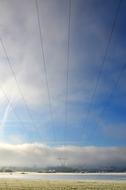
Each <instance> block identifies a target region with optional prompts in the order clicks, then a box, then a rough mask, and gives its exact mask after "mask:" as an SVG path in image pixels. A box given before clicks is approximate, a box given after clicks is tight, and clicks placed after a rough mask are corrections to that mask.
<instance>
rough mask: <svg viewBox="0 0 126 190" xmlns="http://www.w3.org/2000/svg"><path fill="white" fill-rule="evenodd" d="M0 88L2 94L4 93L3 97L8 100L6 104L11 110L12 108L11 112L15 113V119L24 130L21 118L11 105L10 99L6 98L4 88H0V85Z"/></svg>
mask: <svg viewBox="0 0 126 190" xmlns="http://www.w3.org/2000/svg"><path fill="white" fill-rule="evenodd" d="M0 89H1V91H2V93H3V95H4V97H5V98H6V100H7V102H8V105H10V107H11V110H12V111H13V113H14V114H15V116H16V118H17V120H18V121H19V123H20V124H21V125H22V126H23V128H24V130H25V126H24V123H23V122H22V120H21V119H20V117H19V116H18V114H17V112H16V111H15V109H14V107H13V105H12V103H11V101H10V100H9V98H8V96H7V94H6V92H5V91H4V89H3V88H2V86H0ZM0 123H1V121H0ZM6 123H7V122H6Z"/></svg>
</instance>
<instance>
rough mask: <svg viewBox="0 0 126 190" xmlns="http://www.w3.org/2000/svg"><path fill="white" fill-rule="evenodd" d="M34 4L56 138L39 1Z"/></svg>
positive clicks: (36, 0)
mask: <svg viewBox="0 0 126 190" xmlns="http://www.w3.org/2000/svg"><path fill="white" fill-rule="evenodd" d="M35 4H36V12H37V21H38V29H39V37H40V48H41V59H42V62H43V66H44V73H45V83H46V89H47V95H48V103H49V112H50V119H51V123H52V127H53V135H54V140H56V136H55V130H54V126H53V124H54V120H53V115H54V114H53V109H52V102H51V95H50V89H49V82H48V75H47V63H46V59H45V52H44V45H43V43H44V42H43V33H42V26H41V23H40V12H39V1H38V0H35ZM41 65H42V63H41ZM41 73H42V75H43V70H42V67H41Z"/></svg>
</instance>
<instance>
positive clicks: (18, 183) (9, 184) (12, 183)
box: [0, 179, 126, 190]
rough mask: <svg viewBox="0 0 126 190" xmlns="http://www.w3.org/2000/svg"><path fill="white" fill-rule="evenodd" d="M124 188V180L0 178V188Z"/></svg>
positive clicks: (51, 189)
mask: <svg viewBox="0 0 126 190" xmlns="http://www.w3.org/2000/svg"><path fill="white" fill-rule="evenodd" d="M5 189H7V190H13V189H15V190H16V189H17V190H18V189H20V190H25V189H27V190H31V189H32V190H37V189H38V190H39V189H42V190H76V189H77V190H126V182H107V181H101V182H99V181H98V182H93V181H44V180H10V179H7V180H5V179H1V180H0V190H5Z"/></svg>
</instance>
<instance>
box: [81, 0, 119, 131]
mask: <svg viewBox="0 0 126 190" xmlns="http://www.w3.org/2000/svg"><path fill="white" fill-rule="evenodd" d="M121 3H122V0H119V2H118V6H117V8H116V13H115V17H114V20H113V23H112V29H111V31H110V35H109V38H108V42H107V46H106V48H105V53H104V57H103V60H102V63H101V68H100V71H99V73H98V77H97V80H96V84H95V87H94V90H93V93H92V95H91V99H90V103H89V108H88V111H87V114H86V118H85V122H84V125H83V126H84V127H83V129H84V128H85V127H86V125H87V122H88V118H89V116H90V114H91V108H92V106H93V103H94V97H95V95H96V92H97V89H98V86H99V82H100V78H101V76H102V73H103V68H104V65H105V62H106V58H107V55H108V51H109V47H110V44H111V39H112V35H113V32H114V29H115V26H116V22H117V18H118V15H119V10H120V7H121Z"/></svg>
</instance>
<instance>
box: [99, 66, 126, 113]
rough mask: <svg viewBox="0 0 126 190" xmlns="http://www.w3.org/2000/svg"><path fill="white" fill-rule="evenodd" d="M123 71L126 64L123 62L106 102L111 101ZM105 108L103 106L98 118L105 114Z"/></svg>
mask: <svg viewBox="0 0 126 190" xmlns="http://www.w3.org/2000/svg"><path fill="white" fill-rule="evenodd" d="M125 69H126V63H125V62H124V64H123V65H122V67H121V69H120V72H119V75H118V77H117V80H116V82H115V84H114V87H113V89H112V91H111V93H110V95H109V96H108V98H107V102H109V100H111V101H112V96H113V95H114V94H115V90H116V89H117V87H118V84H119V82H120V80H121V77H122V76H123V72H124V71H125ZM107 107H108V106H106V105H104V106H103V109H102V111H101V113H100V114H99V116H101V115H103V113H104V112H105V109H106V108H107Z"/></svg>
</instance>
